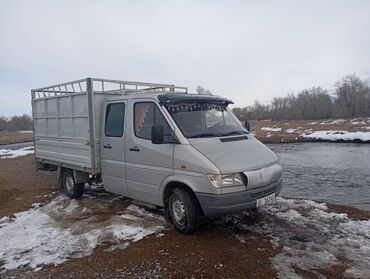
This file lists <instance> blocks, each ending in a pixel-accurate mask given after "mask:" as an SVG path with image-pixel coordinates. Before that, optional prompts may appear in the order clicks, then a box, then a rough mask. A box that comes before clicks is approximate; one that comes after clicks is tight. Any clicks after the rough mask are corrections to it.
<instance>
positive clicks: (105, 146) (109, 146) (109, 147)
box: [103, 144, 112, 149]
mask: <svg viewBox="0 0 370 279" xmlns="http://www.w3.org/2000/svg"><path fill="white" fill-rule="evenodd" d="M103 147H104V148H108V149H111V148H112V146H111V145H110V144H106V145H103Z"/></svg>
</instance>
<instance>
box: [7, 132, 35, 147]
mask: <svg viewBox="0 0 370 279" xmlns="http://www.w3.org/2000/svg"><path fill="white" fill-rule="evenodd" d="M32 140H33V133H21V132H17V131H15V132H10V131H0V145H1V144H10V143H20V142H26V141H32Z"/></svg>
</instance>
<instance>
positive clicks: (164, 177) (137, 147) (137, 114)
mask: <svg viewBox="0 0 370 279" xmlns="http://www.w3.org/2000/svg"><path fill="white" fill-rule="evenodd" d="M232 103H233V102H232V101H231V100H229V99H227V98H224V97H219V96H214V95H203V94H189V93H188V92H187V88H185V87H178V86H174V85H171V84H156V83H145V82H129V81H119V80H106V79H96V78H86V79H81V80H77V81H72V82H67V83H62V84H57V85H52V86H48V87H44V88H39V89H33V90H32V108H33V118H34V144H35V157H36V162H37V164H38V166H39V167H40V168H43V169H48V170H55V171H57V172H58V176H59V184H60V187H61V189H62V190H63V191H64V192H65V194H66V195H67V196H69V197H71V198H79V197H81V196H82V194H83V192H84V187H85V183H87V182H91V181H102V182H103V185H104V188H105V189H106V190H107V191H109V192H113V193H117V194H120V195H124V196H126V197H129V198H132V199H135V200H139V201H142V202H145V203H149V204H153V205H155V206H158V207H164V208H166V209H168V214H169V217H170V218H169V219H170V220H171V222H172V223H173V225H174V227H175V229H176V230H178V231H180V232H183V233H191V232H193V231H194V230H196V229H197V228H198V227H199V225H200V220H201V218H202V217H204V216H205V217H208V218H214V217H217V216H222V215H227V214H231V213H237V212H241V211H245V210H250V209H254V208H256V207H259V206H262V205H264V204H265V203H268V202H270V201H271V200H273V199H274V198H275V197H276V196H277V195H278V194H279V193H280V189H281V185H282V178H281V176H282V168H281V166H280V165H279V161H278V158H277V157H276V155H275V154H274V153H273V152H272V151H271V150H270V149H269V148H267V147H266V146H265V145H264V144H262V143H261V142H259V141H258V140H257V139H256V138H255V137H254V136H253V135H252V134H251V133H250V128H249V124H248V122H246V123H245V124H244V125H242V124H241V123H240V121H239V120H238V119H237V118H236V117H235V116H234V115H233V113H232V112H231V109H230V108H229V105H230V104H232Z"/></svg>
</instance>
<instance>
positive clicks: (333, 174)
mask: <svg viewBox="0 0 370 279" xmlns="http://www.w3.org/2000/svg"><path fill="white" fill-rule="evenodd" d="M268 146H269V148H270V149H271V150H273V151H274V152H275V153H276V154H277V155H278V156H279V158H280V162H281V164H282V166H283V168H284V176H283V177H284V184H283V189H282V192H281V196H282V197H290V198H304V199H312V200H318V201H325V202H329V203H336V204H344V205H350V206H354V207H357V208H360V209H366V210H370V145H369V144H360V143H293V144H269V145H268Z"/></svg>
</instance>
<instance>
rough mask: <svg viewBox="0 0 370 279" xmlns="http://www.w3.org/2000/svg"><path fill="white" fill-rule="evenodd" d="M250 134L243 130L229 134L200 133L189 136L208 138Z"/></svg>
mask: <svg viewBox="0 0 370 279" xmlns="http://www.w3.org/2000/svg"><path fill="white" fill-rule="evenodd" d="M245 134H248V132H247V131H243V130H234V131H231V132H227V133H200V134H196V135H192V136H188V138H206V137H227V136H232V135H245Z"/></svg>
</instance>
